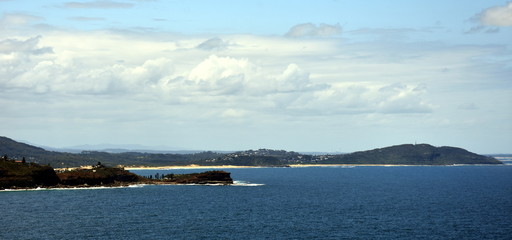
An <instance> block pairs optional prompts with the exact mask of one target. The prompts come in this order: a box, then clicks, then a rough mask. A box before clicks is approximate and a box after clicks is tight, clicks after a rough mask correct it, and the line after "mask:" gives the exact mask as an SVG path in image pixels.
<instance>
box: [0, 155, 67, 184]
mask: <svg viewBox="0 0 512 240" xmlns="http://www.w3.org/2000/svg"><path fill="white" fill-rule="evenodd" d="M59 181H60V180H59V177H58V176H57V174H56V173H55V171H54V170H53V168H52V167H50V166H42V165H39V164H35V163H23V162H21V161H20V162H16V161H15V160H14V159H9V158H8V157H7V156H3V157H1V158H0V189H5V188H12V187H20V188H26V187H46V186H53V185H56V184H58V183H59Z"/></svg>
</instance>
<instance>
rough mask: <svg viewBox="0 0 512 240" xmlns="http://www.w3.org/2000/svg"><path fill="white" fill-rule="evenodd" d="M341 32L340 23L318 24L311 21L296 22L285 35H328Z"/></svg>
mask: <svg viewBox="0 0 512 240" xmlns="http://www.w3.org/2000/svg"><path fill="white" fill-rule="evenodd" d="M339 34H341V25H340V24H336V25H329V24H323V23H322V24H320V25H315V24H313V23H303V24H298V25H295V26H293V27H292V28H290V30H289V31H288V32H287V33H286V36H287V37H328V36H335V35H339Z"/></svg>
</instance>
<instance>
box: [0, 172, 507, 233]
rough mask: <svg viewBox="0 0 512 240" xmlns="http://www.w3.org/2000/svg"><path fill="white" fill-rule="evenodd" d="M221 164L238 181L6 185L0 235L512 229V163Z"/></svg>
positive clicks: (0, 197)
mask: <svg viewBox="0 0 512 240" xmlns="http://www.w3.org/2000/svg"><path fill="white" fill-rule="evenodd" d="M203 170H207V169H201V170H190V169H187V170H145V171H142V170H141V171H133V172H135V173H137V174H141V175H155V174H156V173H159V174H163V173H189V172H198V171H203ZM226 170H227V171H230V172H231V173H232V177H233V178H234V179H235V180H236V181H237V184H235V185H233V186H201V185H174V186H154V185H146V186H132V187H126V188H96V189H79V190H69V189H68V190H31V191H2V192H0V239H152V240H155V239H244V240H246V239H512V165H505V166H453V167H448V166H436V167H425V166H418V167H410V166H409V167H377V166H372V167H353V168H346V167H308V168H244V169H226Z"/></svg>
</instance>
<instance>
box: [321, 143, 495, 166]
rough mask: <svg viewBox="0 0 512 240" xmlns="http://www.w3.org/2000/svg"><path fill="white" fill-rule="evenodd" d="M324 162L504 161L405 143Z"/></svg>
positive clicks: (459, 151) (411, 163)
mask: <svg viewBox="0 0 512 240" xmlns="http://www.w3.org/2000/svg"><path fill="white" fill-rule="evenodd" d="M323 163H336V164H391V165H453V164H501V163H502V162H500V161H498V160H496V159H494V158H492V157H487V156H482V155H479V154H475V153H472V152H469V151H467V150H465V149H462V148H456V147H446V146H444V147H434V146H431V145H428V144H403V145H396V146H391V147H385V148H378V149H373V150H368V151H361V152H354V153H350V154H344V155H335V156H331V157H329V158H328V159H327V160H325V161H323Z"/></svg>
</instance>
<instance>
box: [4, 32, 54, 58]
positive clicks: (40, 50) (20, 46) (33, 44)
mask: <svg viewBox="0 0 512 240" xmlns="http://www.w3.org/2000/svg"><path fill="white" fill-rule="evenodd" d="M40 38H41V36H37V37H32V38H29V39H27V40H24V41H23V40H18V39H12V38H9V39H5V40H1V41H0V53H3V54H11V53H15V52H16V53H25V54H32V55H39V54H46V53H53V50H52V48H51V47H38V43H39V39H40Z"/></svg>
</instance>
